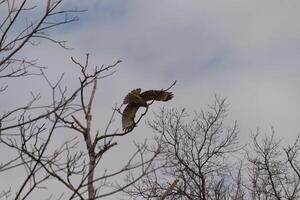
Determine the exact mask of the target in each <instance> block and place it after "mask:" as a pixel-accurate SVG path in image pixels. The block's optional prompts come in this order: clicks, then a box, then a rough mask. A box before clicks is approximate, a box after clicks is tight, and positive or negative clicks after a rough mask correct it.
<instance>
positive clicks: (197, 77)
mask: <svg viewBox="0 0 300 200" xmlns="http://www.w3.org/2000/svg"><path fill="white" fill-rule="evenodd" d="M64 6H65V8H78V9H82V8H84V9H85V8H86V9H88V11H87V12H85V13H81V14H79V15H78V16H79V18H80V21H79V22H76V23H73V24H72V25H67V26H64V27H60V28H58V29H56V31H54V32H53V36H54V37H56V38H58V39H65V40H67V41H68V44H69V46H71V47H72V48H74V49H73V50H68V51H66V50H62V49H58V48H57V46H55V45H54V44H51V43H48V42H42V43H41V45H40V46H37V47H33V48H32V47H30V48H28V49H27V50H26V52H25V53H24V52H23V53H24V54H25V55H26V56H28V57H33V58H38V59H39V62H40V63H41V64H42V65H44V66H47V67H48V73H49V74H50V75H51V76H52V77H53V79H54V80H55V77H57V76H58V74H59V73H61V72H67V75H66V80H67V81H68V82H67V83H66V85H68V84H69V87H72V86H74V85H75V84H78V83H77V82H78V77H77V76H78V75H77V74H78V73H75V72H76V70H77V68H76V67H75V66H74V65H73V64H72V63H71V61H70V56H75V57H76V58H78V59H82V60H83V59H84V55H85V54H86V53H90V57H91V63H92V64H95V65H102V64H105V65H109V64H113V63H114V62H116V61H117V60H119V59H121V60H123V62H122V63H121V64H120V65H119V67H118V70H117V73H116V74H115V75H114V76H112V77H109V78H107V79H104V80H102V81H101V82H100V83H99V90H98V94H97V99H96V102H95V106H96V110H97V111H96V110H95V111H94V116H95V118H94V119H95V120H96V121H97V120H99V124H97V125H99V129H102V130H103V128H104V127H105V124H106V122H103V120H108V118H109V115H108V114H107V113H110V112H111V108H112V107H113V106H114V105H115V104H116V103H118V104H120V103H121V102H122V100H123V98H124V96H125V95H126V93H127V92H128V91H130V90H132V89H134V88H138V87H140V88H142V89H145V90H147V89H161V88H166V87H168V86H169V85H170V84H171V83H172V82H173V81H174V80H177V84H176V85H175V87H174V88H173V89H172V92H173V93H174V95H175V97H174V99H173V100H172V101H170V102H168V103H165V104H164V103H156V105H155V106H153V107H152V108H151V112H152V111H158V110H159V107H161V106H167V107H169V108H171V107H176V108H187V110H188V112H190V113H193V112H194V111H200V109H205V108H206V105H208V104H211V103H212V102H213V100H214V94H217V95H220V96H222V97H226V98H227V99H228V103H230V107H229V117H228V119H229V121H231V122H233V121H234V120H237V122H238V126H239V129H240V137H241V138H242V140H245V138H247V137H248V136H249V134H251V133H253V132H255V131H256V128H258V127H259V128H260V129H261V130H262V132H263V133H266V134H269V133H270V127H271V126H274V127H275V130H276V135H277V136H278V137H280V138H283V139H285V140H287V141H292V139H293V138H295V137H296V135H297V134H298V133H300V126H299V119H300V112H299V110H300V90H299V86H300V79H299V77H300V23H299V19H300V12H299V10H300V1H296V0H290V1H282V0H263V1H262V0H251V1H241V0H226V1H216V0H207V1H204V0H184V1H183V0H160V1H159V0H151V1H142V0H89V1H79V0H67V1H65V4H64ZM75 74H76V75H75ZM28 84H34V86H35V88H36V90H37V91H38V90H39V89H41V88H43V86H42V84H41V85H36V82H34V83H28ZM151 112H150V113H149V115H148V117H151ZM142 123H144V122H142ZM119 126H121V123H119ZM149 133H151V130H146V131H145V130H144V128H143V125H141V126H139V127H138V128H136V129H135V130H134V131H133V132H132V133H130V136H128V137H127V138H129V139H128V141H132V139H135V138H138V137H139V136H141V135H143V136H145V135H147V137H148V136H149ZM149 137H151V135H150V136H149Z"/></svg>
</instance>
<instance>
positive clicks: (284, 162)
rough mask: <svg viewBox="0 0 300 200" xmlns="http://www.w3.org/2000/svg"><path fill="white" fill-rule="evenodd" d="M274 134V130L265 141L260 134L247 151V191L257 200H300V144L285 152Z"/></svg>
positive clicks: (255, 137)
mask: <svg viewBox="0 0 300 200" xmlns="http://www.w3.org/2000/svg"><path fill="white" fill-rule="evenodd" d="M274 134H275V133H274V129H273V128H272V133H271V136H266V137H265V138H262V139H259V133H256V134H255V135H254V136H253V144H252V145H251V149H248V151H247V157H248V168H247V171H248V175H249V177H248V185H247V189H248V191H249V193H250V196H251V198H253V199H298V198H299V195H300V194H299V181H300V179H299V176H297V172H298V171H297V168H296V167H294V166H295V165H294V163H297V162H298V161H297V160H298V158H297V156H296V154H297V152H298V150H297V146H298V140H296V142H295V143H294V145H293V146H292V147H291V146H289V147H288V148H285V149H283V148H282V147H281V146H280V140H277V139H275V136H274ZM284 152H285V153H284Z"/></svg>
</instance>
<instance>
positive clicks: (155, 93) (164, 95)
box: [141, 90, 173, 101]
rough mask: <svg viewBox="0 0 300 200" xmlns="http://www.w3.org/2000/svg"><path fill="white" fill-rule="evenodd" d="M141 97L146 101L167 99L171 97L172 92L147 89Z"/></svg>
mask: <svg viewBox="0 0 300 200" xmlns="http://www.w3.org/2000/svg"><path fill="white" fill-rule="evenodd" d="M141 97H142V98H143V99H144V100H146V101H151V100H155V101H169V100H170V99H172V98H173V93H171V92H166V91H163V90H148V91H145V92H143V93H142V94H141Z"/></svg>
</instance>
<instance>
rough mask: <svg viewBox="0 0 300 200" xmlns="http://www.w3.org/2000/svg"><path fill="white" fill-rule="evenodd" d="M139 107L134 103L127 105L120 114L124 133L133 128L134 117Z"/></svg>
mask: <svg viewBox="0 0 300 200" xmlns="http://www.w3.org/2000/svg"><path fill="white" fill-rule="evenodd" d="M139 107H140V106H139V105H138V104H135V103H129V104H128V105H127V106H126V107H125V109H124V111H123V114H122V128H123V130H124V131H128V130H130V129H132V128H134V123H135V122H134V117H135V114H136V112H137V111H138V109H139Z"/></svg>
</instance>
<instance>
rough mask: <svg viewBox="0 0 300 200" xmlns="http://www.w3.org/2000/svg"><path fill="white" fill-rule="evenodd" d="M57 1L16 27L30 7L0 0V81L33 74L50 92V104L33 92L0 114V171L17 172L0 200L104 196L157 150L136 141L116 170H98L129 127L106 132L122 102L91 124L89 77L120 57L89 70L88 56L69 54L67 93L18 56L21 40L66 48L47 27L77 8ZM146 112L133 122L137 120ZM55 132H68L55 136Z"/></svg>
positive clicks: (142, 171) (137, 175) (144, 166)
mask: <svg viewBox="0 0 300 200" xmlns="http://www.w3.org/2000/svg"><path fill="white" fill-rule="evenodd" d="M61 3H62V0H57V1H56V0H53V1H52V0H48V1H47V2H46V4H43V3H41V4H42V5H44V10H43V12H41V11H40V10H38V12H37V13H42V14H41V15H40V16H39V18H37V17H36V16H35V17H34V20H28V23H27V24H26V23H25V25H24V26H23V23H21V22H22V19H24V18H26V16H28V17H30V15H31V13H32V12H33V11H34V10H35V9H36V8H37V5H32V2H30V1H28V0H23V1H21V2H19V1H14V0H3V1H0V7H1V9H2V10H3V11H6V12H5V16H4V18H3V21H1V25H0V30H1V38H0V55H1V60H0V74H1V75H0V78H2V79H8V78H10V79H12V78H18V77H24V76H29V75H40V76H42V77H43V78H44V80H45V81H46V83H47V84H48V86H49V87H48V88H49V91H50V94H51V98H50V102H49V101H48V102H47V103H45V101H41V99H42V97H41V95H39V94H34V93H31V95H32V99H31V100H30V101H29V102H28V103H26V104H25V105H24V106H22V107H16V108H14V109H12V110H8V111H4V113H3V114H2V115H1V116H0V145H1V147H2V148H7V149H9V155H10V156H8V157H7V158H3V160H1V161H0V162H1V164H0V174H3V173H8V172H19V171H22V172H23V176H22V177H20V179H21V181H20V182H16V183H14V185H13V186H11V187H10V186H8V188H6V189H1V191H0V199H30V198H31V197H32V196H34V194H37V193H38V192H40V191H43V196H44V197H45V199H90V200H92V199H99V198H102V197H106V196H110V195H113V194H115V193H117V192H120V191H122V190H124V189H125V188H127V187H129V186H130V185H132V184H134V183H135V182H137V181H138V180H139V179H141V178H142V177H143V176H145V175H146V174H148V173H149V172H151V171H152V170H153V168H150V166H151V163H152V162H153V160H154V158H155V157H156V156H157V154H158V152H159V150H160V148H159V147H156V148H155V149H154V150H153V151H152V152H148V151H146V149H148V146H147V143H142V144H136V152H135V153H134V154H133V155H132V156H130V155H129V158H128V160H127V162H125V163H123V164H122V163H120V164H119V165H118V168H117V169H113V170H110V169H103V168H101V164H102V162H103V155H104V154H107V153H108V152H109V150H110V149H111V148H112V147H114V146H116V145H117V140H116V139H117V137H120V136H125V135H127V134H128V133H130V132H131V131H133V129H131V130H128V131H124V132H123V131H119V129H115V130H112V123H113V119H114V118H115V116H116V114H118V113H119V112H121V106H122V105H121V106H119V107H117V106H116V107H115V108H113V109H112V115H111V118H110V120H109V122H108V123H107V127H106V128H105V130H103V131H100V130H93V129H92V115H93V113H92V111H93V102H94V99H95V94H96V90H97V81H99V80H102V79H104V78H106V77H109V76H111V75H113V74H114V73H115V68H116V67H117V65H118V64H119V63H120V62H121V61H117V62H115V63H114V64H113V65H110V66H104V65H102V66H100V67H98V66H95V67H90V66H89V56H88V55H87V56H86V58H85V61H84V62H79V61H77V60H76V59H74V58H72V61H73V63H74V65H76V66H77V67H78V68H77V69H79V70H80V72H81V75H80V81H79V84H78V87H77V88H75V89H74V90H73V91H71V90H69V89H67V88H66V87H64V86H63V80H64V79H63V78H64V75H63V74H62V75H61V76H60V77H59V78H58V80H57V81H54V82H53V81H52V80H50V79H49V78H48V76H47V71H46V70H44V68H43V67H40V66H38V65H37V64H36V62H35V61H32V60H28V59H26V58H20V57H19V54H18V53H19V52H22V50H23V48H24V47H25V46H26V45H38V42H39V39H44V40H45V39H46V40H50V41H51V42H54V43H56V44H58V45H59V46H61V47H63V48H67V47H66V46H65V42H64V41H58V40H55V39H53V38H52V37H50V36H49V35H48V33H47V30H48V29H51V28H54V27H57V26H59V25H63V24H67V23H70V22H74V21H77V17H76V16H74V17H71V18H69V17H68V16H69V14H70V13H71V14H72V13H73V14H74V13H77V12H81V11H78V10H59V6H60V4H61ZM66 14H68V15H66ZM2 15H3V14H2V12H1V17H2ZM24 16H25V17H24ZM60 16H62V21H60V20H59V19H60V18H59V17H60ZM7 89H8V86H7V85H5V86H3V87H2V89H1V93H0V94H1V95H4V91H5V90H7ZM147 110H148V109H146V111H145V112H144V113H142V115H141V116H140V117H139V119H138V120H137V121H136V122H135V123H139V121H140V120H141V118H142V117H143V116H144V115H145V114H146V112H147ZM61 134H70V135H71V136H70V137H68V139H66V140H62V137H61V136H60V135H61ZM128 173H131V174H132V176H131V178H132V179H131V180H130V181H129V180H127V181H117V182H115V180H123V178H124V175H123V174H128ZM53 182H54V183H56V184H54V185H55V186H58V187H60V188H61V192H60V193H58V191H56V192H55V191H53V190H51V189H50V188H51V185H53ZM50 183H51V184H50ZM46 188H47V190H45V189H46Z"/></svg>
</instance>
